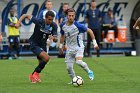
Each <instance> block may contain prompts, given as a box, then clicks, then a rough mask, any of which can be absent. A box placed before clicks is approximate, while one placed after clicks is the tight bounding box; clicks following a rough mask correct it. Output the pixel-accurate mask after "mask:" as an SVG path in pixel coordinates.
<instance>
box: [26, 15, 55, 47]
mask: <svg viewBox="0 0 140 93" xmlns="http://www.w3.org/2000/svg"><path fill="white" fill-rule="evenodd" d="M31 20H32V21H33V23H35V28H34V32H33V34H32V36H31V37H30V39H29V41H32V42H34V43H35V44H36V45H38V46H40V47H41V46H46V41H47V39H48V36H49V35H52V36H56V35H57V25H56V23H54V22H53V23H52V24H50V25H47V24H45V20H44V19H37V18H35V17H32V19H31Z"/></svg>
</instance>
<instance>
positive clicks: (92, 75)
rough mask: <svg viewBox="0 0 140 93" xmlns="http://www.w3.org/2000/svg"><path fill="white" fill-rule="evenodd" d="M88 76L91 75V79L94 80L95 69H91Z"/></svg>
mask: <svg viewBox="0 0 140 93" xmlns="http://www.w3.org/2000/svg"><path fill="white" fill-rule="evenodd" d="M88 76H89V79H90V80H93V79H94V73H93V71H91V70H90V71H89V72H88Z"/></svg>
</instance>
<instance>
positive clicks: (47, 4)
mask: <svg viewBox="0 0 140 93" xmlns="http://www.w3.org/2000/svg"><path fill="white" fill-rule="evenodd" d="M45 7H46V9H44V10H42V11H41V12H40V13H39V16H38V18H41V19H45V14H46V13H47V12H48V11H52V12H53V13H54V14H55V17H54V19H53V22H55V23H56V24H57V25H58V13H57V12H56V11H55V10H54V9H53V3H52V1H51V0H46V2H45Z"/></svg>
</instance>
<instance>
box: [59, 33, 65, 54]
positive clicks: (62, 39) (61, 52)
mask: <svg viewBox="0 0 140 93" xmlns="http://www.w3.org/2000/svg"><path fill="white" fill-rule="evenodd" d="M64 40H65V37H64V35H61V37H60V45H59V53H60V54H63V53H64V52H63V43H64Z"/></svg>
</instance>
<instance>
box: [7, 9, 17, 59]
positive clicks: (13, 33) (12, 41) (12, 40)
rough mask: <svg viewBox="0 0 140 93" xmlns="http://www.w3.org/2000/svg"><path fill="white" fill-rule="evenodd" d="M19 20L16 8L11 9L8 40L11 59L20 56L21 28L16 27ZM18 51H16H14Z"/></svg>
mask: <svg viewBox="0 0 140 93" xmlns="http://www.w3.org/2000/svg"><path fill="white" fill-rule="evenodd" d="M17 22H18V19H17V17H16V16H15V9H13V8H11V9H10V17H9V18H8V22H7V23H8V35H9V36H8V42H9V50H8V53H9V59H10V60H11V59H13V58H18V57H19V53H20V46H19V43H20V39H19V36H20V33H19V29H17V28H15V24H16V23H17ZM14 51H16V53H14Z"/></svg>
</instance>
